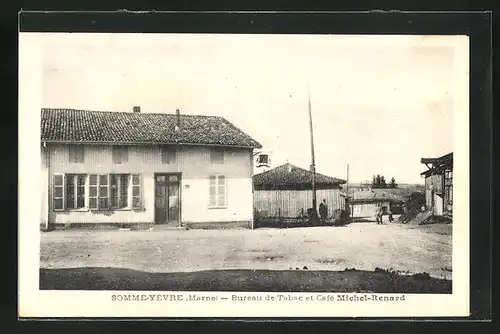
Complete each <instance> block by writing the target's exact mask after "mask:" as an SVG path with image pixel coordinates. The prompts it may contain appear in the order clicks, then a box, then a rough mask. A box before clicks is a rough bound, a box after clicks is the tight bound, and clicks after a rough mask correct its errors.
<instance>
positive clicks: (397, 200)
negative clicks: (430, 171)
mask: <svg viewBox="0 0 500 334" xmlns="http://www.w3.org/2000/svg"><path fill="white" fill-rule="evenodd" d="M404 201H405V200H404V199H403V198H402V197H400V196H397V195H394V194H391V193H390V192H387V191H384V190H383V189H360V188H355V189H353V190H352V191H350V192H349V206H350V209H351V215H352V217H353V218H373V217H375V215H376V212H377V209H378V208H379V207H381V208H382V212H383V214H388V213H389V212H392V213H401V211H402V210H403V207H402V206H403V203H404Z"/></svg>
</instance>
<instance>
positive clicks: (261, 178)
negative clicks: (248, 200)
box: [253, 163, 346, 218]
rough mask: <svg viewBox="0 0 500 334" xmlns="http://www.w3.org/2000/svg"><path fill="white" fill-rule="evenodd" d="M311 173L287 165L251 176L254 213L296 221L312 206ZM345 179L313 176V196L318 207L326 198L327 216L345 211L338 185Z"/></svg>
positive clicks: (343, 197) (317, 174)
mask: <svg viewBox="0 0 500 334" xmlns="http://www.w3.org/2000/svg"><path fill="white" fill-rule="evenodd" d="M312 174H313V173H312V172H311V171H309V170H306V169H303V168H300V167H297V166H294V165H292V164H290V163H286V164H284V165H281V166H278V167H276V168H273V169H270V170H268V171H267V172H263V173H260V174H256V175H254V177H253V186H254V194H253V198H254V210H255V211H256V214H257V215H258V216H259V217H260V218H271V217H273V218H276V217H280V218H298V217H301V216H305V215H306V214H307V209H309V208H311V207H312ZM344 183H346V181H345V180H341V179H337V178H334V177H330V176H326V175H322V174H319V173H316V182H315V187H316V197H317V202H318V203H317V204H318V205H319V204H320V203H321V201H323V199H326V202H327V206H328V211H329V216H331V215H332V214H333V212H334V210H337V209H340V210H344V209H345V195H344V194H343V193H342V192H341V185H342V184H344Z"/></svg>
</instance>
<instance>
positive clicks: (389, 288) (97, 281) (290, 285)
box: [40, 268, 452, 293]
mask: <svg viewBox="0 0 500 334" xmlns="http://www.w3.org/2000/svg"><path fill="white" fill-rule="evenodd" d="M451 287H452V282H451V281H449V280H444V279H436V278H433V277H430V276H429V275H428V274H425V273H424V274H415V275H412V276H406V275H400V274H397V273H394V272H390V271H386V270H381V269H376V270H375V271H372V272H370V271H362V270H355V269H346V270H344V271H308V270H285V271H271V270H207V271H198V272H187V273H150V272H144V271H137V270H131V269H122V268H68V269H40V289H41V290H142V291H144V290H146V291H241V292H243V291H254V292H368V293H370V292H371V293H451V290H452V289H451Z"/></svg>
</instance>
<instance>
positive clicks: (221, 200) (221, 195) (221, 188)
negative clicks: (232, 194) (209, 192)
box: [217, 175, 226, 207]
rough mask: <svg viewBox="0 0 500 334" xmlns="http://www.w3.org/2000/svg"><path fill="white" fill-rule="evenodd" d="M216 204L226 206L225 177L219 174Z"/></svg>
mask: <svg viewBox="0 0 500 334" xmlns="http://www.w3.org/2000/svg"><path fill="white" fill-rule="evenodd" d="M217 206H220V207H224V206H226V178H225V177H224V176H223V175H219V179H218V182H217Z"/></svg>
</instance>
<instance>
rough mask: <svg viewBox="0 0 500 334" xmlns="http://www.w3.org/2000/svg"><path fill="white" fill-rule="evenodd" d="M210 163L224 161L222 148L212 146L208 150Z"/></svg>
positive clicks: (221, 162)
mask: <svg viewBox="0 0 500 334" xmlns="http://www.w3.org/2000/svg"><path fill="white" fill-rule="evenodd" d="M210 163H212V164H223V163H224V149H223V148H220V147H216V148H212V150H210Z"/></svg>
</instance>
